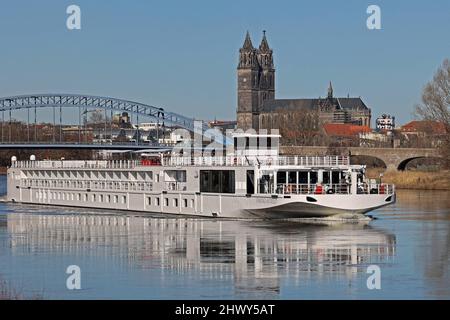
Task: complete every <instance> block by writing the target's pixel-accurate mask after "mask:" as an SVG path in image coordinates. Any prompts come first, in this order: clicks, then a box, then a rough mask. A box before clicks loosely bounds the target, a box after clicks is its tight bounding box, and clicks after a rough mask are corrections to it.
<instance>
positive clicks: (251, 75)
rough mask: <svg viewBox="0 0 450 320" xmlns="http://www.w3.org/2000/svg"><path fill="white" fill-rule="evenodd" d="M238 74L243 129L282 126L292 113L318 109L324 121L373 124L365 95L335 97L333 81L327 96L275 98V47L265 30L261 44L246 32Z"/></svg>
mask: <svg viewBox="0 0 450 320" xmlns="http://www.w3.org/2000/svg"><path fill="white" fill-rule="evenodd" d="M237 78H238V95H237V96H238V99H237V100H238V101H237V127H238V128H240V129H243V130H247V129H250V128H253V129H255V130H260V129H280V126H284V125H285V124H286V121H289V119H293V120H292V121H295V120H294V119H295V117H290V116H289V115H290V114H293V113H299V114H302V113H308V112H314V113H316V114H317V115H318V119H319V121H320V123H321V124H324V123H349V124H355V125H362V126H368V127H370V120H371V111H370V109H369V108H368V107H367V106H366V104H365V103H364V102H363V101H362V99H361V98H360V97H359V98H351V97H345V98H337V97H334V95H333V87H332V85H331V82H330V85H329V87H328V92H327V95H326V97H324V98H316V99H275V66H274V63H273V50H272V49H271V48H270V46H269V43H268V41H267V38H266V33H265V31H264V34H263V38H262V40H261V44H260V45H259V48H254V47H253V44H252V40H251V38H250V34H249V33H248V32H247V35H246V37H245V41H244V45H243V46H242V48H241V49H240V50H239V65H238V68H237ZM281 118H283V119H281ZM295 125H296V124H295V123H292V124H290V126H295ZM297 126H298V124H297Z"/></svg>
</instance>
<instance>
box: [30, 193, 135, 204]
mask: <svg viewBox="0 0 450 320" xmlns="http://www.w3.org/2000/svg"><path fill="white" fill-rule="evenodd" d="M47 197H48V200H68V201H69V200H72V201H75V198H76V201H84V202H88V201H89V195H88V194H87V193H85V194H81V193H78V194H75V193H65V192H50V193H48V195H47V193H46V192H39V191H38V192H36V199H38V200H46V199H47ZM91 202H107V203H111V202H112V203H119V202H120V203H122V204H125V203H126V202H127V196H120V197H119V196H118V195H114V196H112V195H110V194H108V195H106V196H104V195H103V194H100V195H98V196H97V195H96V194H92V195H91Z"/></svg>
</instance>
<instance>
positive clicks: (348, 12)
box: [0, 0, 450, 123]
mask: <svg viewBox="0 0 450 320" xmlns="http://www.w3.org/2000/svg"><path fill="white" fill-rule="evenodd" d="M0 3H1V5H0V39H1V40H2V45H1V50H0V62H1V64H0V66H1V67H0V96H2V97H3V96H10V95H16V94H29V93H49V92H51V93H60V92H62V93H83V94H93V95H104V96H112V97H117V98H123V99H130V100H134V101H139V102H143V103H147V104H152V105H157V106H162V107H164V108H166V109H167V110H171V111H174V112H179V113H182V114H185V115H188V116H194V117H196V118H203V119H213V118H214V117H217V118H218V119H234V118H235V110H236V66H237V59H238V49H239V47H240V46H241V45H242V43H243V40H244V36H245V32H246V31H247V30H249V31H250V32H251V34H252V39H253V43H254V44H255V45H256V44H259V41H260V40H261V36H262V30H267V36H268V40H269V44H270V46H271V47H273V49H274V56H275V64H276V69H277V73H276V86H277V91H276V94H277V98H307V97H319V96H324V95H325V94H326V89H327V85H328V82H329V81H330V80H331V81H332V82H333V85H334V89H335V95H339V96H347V94H350V95H351V96H361V97H362V98H363V100H364V101H365V102H366V103H367V104H368V105H369V106H370V107H371V108H372V113H373V116H374V117H376V116H378V115H380V114H382V113H391V114H393V115H394V116H396V117H397V121H398V122H399V123H404V122H407V121H409V120H410V119H411V117H412V115H411V113H412V109H413V106H414V104H415V103H417V102H419V101H420V94H421V90H422V87H423V86H424V84H425V83H426V82H427V81H428V80H429V79H431V77H432V76H433V73H434V72H435V70H436V69H437V68H438V66H439V65H440V64H441V63H442V61H443V60H444V58H446V57H447V58H450V40H449V39H450V38H449V34H448V32H449V30H450V1H448V0H433V1H423V0H420V1H419V0H410V1H379V0H372V1H364V0H345V1H344V0H342V1H331V0H330V1H325V0H318V1H299V0H296V1H266V0H260V1H253V0H252V1H230V0H228V1H218V0H216V1H211V0H209V1H206V0H201V1H194V0H192V1H173V0H172V1H170V0H169V1H148V0H134V1H118V0H110V1H99V0H89V1H87V0H73V1H62V0H53V1H51V0H40V1H24V0H15V1H4V0H1V1H0ZM70 4H77V5H79V6H80V7H81V11H82V29H81V30H79V31H69V30H67V28H66V18H67V14H66V8H67V6H68V5H70ZM370 4H376V5H379V6H380V7H381V19H382V30H373V31H370V30H368V29H367V28H366V19H367V16H368V15H367V13H366V8H367V6H368V5H370Z"/></svg>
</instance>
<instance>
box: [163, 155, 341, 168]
mask: <svg viewBox="0 0 450 320" xmlns="http://www.w3.org/2000/svg"><path fill="white" fill-rule="evenodd" d="M163 165H164V166H225V167H233V166H238V167H241V166H255V165H257V166H312V167H317V166H324V167H329V166H348V165H350V157H348V156H322V157H319V156H317V157H309V156H308V157H307V156H277V157H267V156H265V157H254V156H251V157H245V156H239V157H234V156H226V157H170V158H169V157H168V158H164V159H163Z"/></svg>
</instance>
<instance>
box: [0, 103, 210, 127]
mask: <svg viewBox="0 0 450 320" xmlns="http://www.w3.org/2000/svg"><path fill="white" fill-rule="evenodd" d="M49 107H54V108H67V107H70V108H74V107H78V108H80V109H81V108H96V109H106V110H111V111H121V112H129V113H131V114H135V115H137V116H145V117H150V118H153V119H155V120H158V121H161V122H164V123H170V124H172V125H174V126H178V127H181V128H184V129H187V130H189V131H194V119H192V118H188V117H185V116H183V115H180V114H177V113H174V112H170V111H167V110H164V109H163V108H158V107H154V106H150V105H145V104H142V103H138V102H133V101H128V100H122V99H116V98H110V97H98V96H90V95H79V94H36V95H21V96H13V97H5V98H0V111H1V112H4V111H12V110H20V109H35V108H49ZM206 127H207V126H206V124H203V130H205V129H206Z"/></svg>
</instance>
